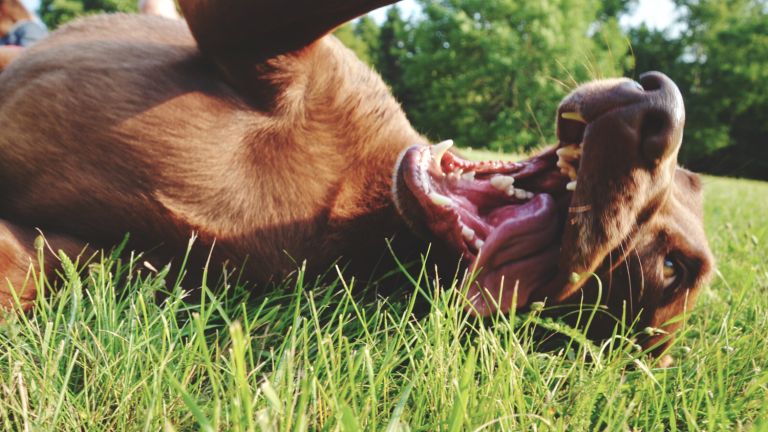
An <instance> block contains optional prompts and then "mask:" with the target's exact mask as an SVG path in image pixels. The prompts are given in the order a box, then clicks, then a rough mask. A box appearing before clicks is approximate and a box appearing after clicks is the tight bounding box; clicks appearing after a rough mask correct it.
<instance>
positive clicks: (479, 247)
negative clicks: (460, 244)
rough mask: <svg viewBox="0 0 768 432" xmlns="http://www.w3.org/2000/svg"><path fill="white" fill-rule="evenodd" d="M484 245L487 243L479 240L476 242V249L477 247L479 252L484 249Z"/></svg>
mask: <svg viewBox="0 0 768 432" xmlns="http://www.w3.org/2000/svg"><path fill="white" fill-rule="evenodd" d="M484 244H485V242H484V241H482V240H480V239H477V240H475V247H476V248H477V249H478V250H479V249H481V248H482V247H483V245H484Z"/></svg>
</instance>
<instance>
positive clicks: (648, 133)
mask: <svg viewBox="0 0 768 432" xmlns="http://www.w3.org/2000/svg"><path fill="white" fill-rule="evenodd" d="M668 117H669V116H667V114H666V113H664V112H661V111H650V112H648V113H647V114H646V115H645V118H644V119H643V125H642V126H641V130H640V135H641V136H642V137H643V139H645V138H650V137H652V136H656V135H661V134H663V133H664V131H665V130H666V129H667V127H668V126H669V118H668Z"/></svg>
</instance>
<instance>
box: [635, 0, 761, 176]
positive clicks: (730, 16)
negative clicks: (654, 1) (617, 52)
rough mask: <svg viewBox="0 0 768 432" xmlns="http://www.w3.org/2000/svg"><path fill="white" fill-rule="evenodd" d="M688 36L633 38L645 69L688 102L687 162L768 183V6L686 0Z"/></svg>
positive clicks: (644, 32)
mask: <svg viewBox="0 0 768 432" xmlns="http://www.w3.org/2000/svg"><path fill="white" fill-rule="evenodd" d="M676 3H677V5H678V6H679V7H680V8H682V9H681V10H682V11H683V16H682V18H681V20H680V21H681V24H682V26H681V29H682V31H681V32H680V34H673V35H670V34H665V33H660V32H653V31H649V30H648V29H645V28H640V29H636V30H633V31H632V32H631V33H630V38H631V40H632V44H633V47H634V52H635V55H636V56H637V70H638V71H644V70H654V69H655V70H662V71H665V72H667V73H668V74H669V75H670V76H671V77H672V78H673V79H674V80H675V81H676V82H677V83H678V85H679V86H680V88H681V91H682V92H683V96H684V97H685V100H686V109H687V128H686V143H685V145H684V146H683V149H682V154H681V159H682V160H683V161H684V162H689V163H690V164H692V165H693V166H694V167H696V168H699V169H705V170H707V171H710V172H719V173H724V174H730V175H736V174H738V175H747V176H753V177H759V178H768V146H767V145H766V144H768V121H766V113H768V2H766V1H765V0H728V1H722V0H678V1H676Z"/></svg>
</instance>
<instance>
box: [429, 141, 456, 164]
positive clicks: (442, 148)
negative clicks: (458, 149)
mask: <svg viewBox="0 0 768 432" xmlns="http://www.w3.org/2000/svg"><path fill="white" fill-rule="evenodd" d="M451 146H453V140H446V141H443V142H441V143H440V144H435V145H433V146H432V160H433V161H434V163H436V164H437V165H438V166H439V165H440V161H442V160H443V156H444V155H445V152H447V151H448V149H449V148H451Z"/></svg>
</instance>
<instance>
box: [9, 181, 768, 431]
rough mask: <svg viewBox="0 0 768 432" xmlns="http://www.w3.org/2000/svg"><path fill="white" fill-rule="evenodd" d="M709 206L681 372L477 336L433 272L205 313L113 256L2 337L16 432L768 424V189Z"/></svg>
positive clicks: (241, 290)
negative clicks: (375, 286)
mask: <svg viewBox="0 0 768 432" xmlns="http://www.w3.org/2000/svg"><path fill="white" fill-rule="evenodd" d="M705 191H706V197H707V201H706V202H707V207H706V213H707V218H706V220H707V230H708V232H709V233H710V234H711V236H710V241H711V244H712V247H713V249H714V252H715V254H716V256H717V257H718V274H717V276H716V278H715V280H714V281H713V283H712V286H711V287H708V288H706V289H705V290H704V291H703V292H702V293H701V295H700V296H699V300H698V306H697V307H696V309H695V310H694V311H693V313H692V315H691V316H690V319H689V320H688V321H687V323H686V324H685V326H684V328H683V329H682V331H681V334H680V338H679V339H678V341H677V343H676V344H675V346H674V347H673V348H672V354H673V355H674V356H675V357H676V362H675V364H674V365H673V367H672V368H669V369H658V368H655V367H654V364H653V361H652V360H651V359H649V358H648V357H646V356H644V355H643V354H642V353H640V352H638V351H637V350H636V349H635V348H634V344H633V342H632V341H629V340H624V339H622V338H621V337H619V336H617V338H616V343H614V344H604V345H600V344H595V343H593V342H591V341H589V340H588V339H586V338H585V337H584V334H583V332H582V331H579V330H575V329H573V328H571V327H568V326H566V325H564V324H562V323H559V322H556V321H551V320H548V319H544V318H542V317H541V316H540V315H539V312H538V311H534V312H530V313H526V314H521V313H518V314H512V315H510V316H499V317H495V318H492V319H489V320H476V319H473V318H472V317H470V316H468V315H467V314H466V313H465V312H464V309H463V307H462V306H463V303H462V301H461V297H460V296H459V295H458V289H460V287H461V283H460V282H457V281H450V280H447V281H441V282H439V283H438V282H436V281H435V280H434V277H433V276H432V273H431V272H432V269H428V268H424V267H421V268H419V267H418V266H416V268H414V269H413V270H412V276H413V278H414V281H413V284H412V285H408V286H405V287H403V290H402V291H401V292H400V293H398V295H393V296H390V297H388V298H387V299H382V298H381V297H376V296H367V297H366V296H364V295H362V294H361V292H360V290H361V289H363V287H360V286H356V285H357V284H356V283H355V282H354V281H351V280H347V279H345V278H344V277H343V276H341V275H339V277H338V278H335V280H331V281H328V282H324V283H321V282H317V281H312V280H307V279H305V278H304V273H303V271H302V270H301V269H298V270H297V273H296V274H295V275H294V277H292V278H290V279H289V280H287V281H285V282H284V283H282V284H280V285H279V286H276V287H273V288H272V289H271V290H269V291H268V292H266V293H262V294H261V295H258V296H253V295H252V294H249V291H248V290H249V287H247V286H244V285H242V284H240V283H238V282H237V281H236V280H234V279H232V278H230V279H227V280H226V281H221V282H219V283H216V284H214V283H212V281H211V283H210V285H211V286H217V288H214V289H209V288H208V284H207V283H205V282H204V283H203V284H202V285H203V286H204V288H203V289H202V292H200V293H199V295H198V296H190V295H189V293H188V291H186V290H185V289H183V288H182V287H181V286H179V283H174V282H173V280H172V279H169V277H168V275H167V273H166V270H164V269H163V270H161V271H160V272H159V273H155V271H154V270H148V269H147V268H145V267H144V266H143V265H141V263H142V261H143V259H142V258H141V257H136V258H135V259H132V260H130V261H128V262H125V261H121V260H117V259H114V258H112V257H110V255H106V256H105V257H103V258H98V257H97V258H96V259H95V260H93V261H92V262H90V263H89V264H88V265H86V264H85V263H84V262H82V261H81V262H79V263H77V262H76V263H74V264H70V262H69V261H68V260H64V261H63V262H64V263H65V265H64V268H65V272H64V275H65V276H64V279H63V281H62V282H61V283H57V284H56V287H55V288H53V289H49V290H48V292H49V295H47V296H45V297H41V298H40V299H39V300H38V302H37V304H36V306H35V309H34V311H33V312H32V313H30V314H26V315H25V314H13V313H12V314H10V315H8V316H6V317H5V319H4V320H3V321H2V322H0V430H7V431H24V430H30V431H36V430H56V431H102V430H104V431H141V430H151V431H157V430H165V431H175V430H178V431H188V430H203V431H256V430H264V431H277V430H280V431H294V430H295V431H307V430H313V431H315V430H318V431H319V430H342V431H347V430H349V431H358V430H371V431H378V430H391V431H401V430H422V431H424V430H428V431H438V430H444V431H447V430H468V431H474V430H547V431H570V430H577V431H582V430H584V431H587V430H608V431H626V430H643V431H665V430H691V431H694V430H750V427H751V426H752V425H753V424H760V423H761V422H762V424H763V425H765V424H766V421H768V406H766V403H765V401H766V400H768V339H766V335H768V319H767V318H766V317H768V296H766V295H765V290H766V289H768V266H766V262H765V259H764V257H765V256H766V255H768V227H767V226H766V225H765V223H764V219H765V214H766V213H768V200H765V199H764V197H765V195H766V194H768V184H764V183H757V182H748V181H735V180H727V179H715V178H707V179H705ZM180 261H183V260H177V261H176V262H180ZM75 266H76V267H78V268H83V270H82V271H80V272H77V271H74V268H75ZM326 280H327V279H326ZM193 282H194V284H195V285H196V284H198V283H199V281H187V282H185V285H187V284H189V285H190V286H192V285H193ZM187 288H189V287H187ZM417 307H418V308H419V310H421V311H422V312H419V313H415V312H414V310H416V308H417ZM591 311H592V310H591V309H590V310H589V311H587V312H586V313H585V314H589V313H591ZM545 332H548V334H549V336H548V337H544V333H545ZM558 338H559V339H560V342H554V341H555V340H556V339H558Z"/></svg>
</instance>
